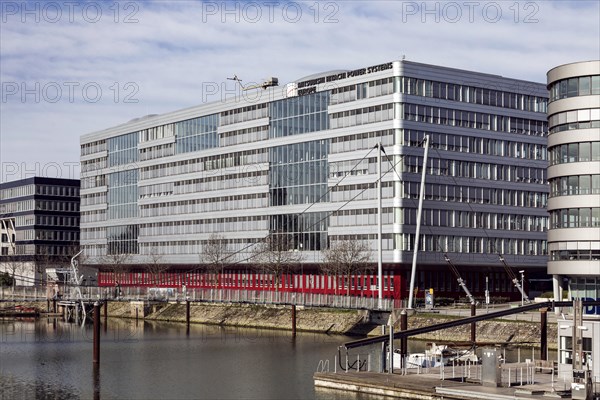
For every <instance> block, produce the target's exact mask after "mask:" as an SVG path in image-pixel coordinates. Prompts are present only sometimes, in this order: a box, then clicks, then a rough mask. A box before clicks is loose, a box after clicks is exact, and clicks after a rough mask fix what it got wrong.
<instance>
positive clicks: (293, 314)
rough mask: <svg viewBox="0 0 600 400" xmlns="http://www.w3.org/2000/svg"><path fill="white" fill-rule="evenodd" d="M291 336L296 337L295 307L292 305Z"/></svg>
mask: <svg viewBox="0 0 600 400" xmlns="http://www.w3.org/2000/svg"><path fill="white" fill-rule="evenodd" d="M292 336H294V337H295V336H296V305H295V304H292Z"/></svg>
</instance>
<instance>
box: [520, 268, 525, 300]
mask: <svg viewBox="0 0 600 400" xmlns="http://www.w3.org/2000/svg"><path fill="white" fill-rule="evenodd" d="M519 273H520V274H521V289H523V290H521V307H523V306H524V305H525V285H524V283H525V270H523V269H522V270H520V271H519Z"/></svg>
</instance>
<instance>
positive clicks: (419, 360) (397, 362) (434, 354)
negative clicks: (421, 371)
mask: <svg viewBox="0 0 600 400" xmlns="http://www.w3.org/2000/svg"><path fill="white" fill-rule="evenodd" d="M393 363H394V368H401V367H402V356H401V354H400V350H399V349H395V350H394V354H393ZM466 363H473V364H477V363H479V357H477V354H475V348H474V347H471V348H467V349H454V348H450V347H448V346H447V345H444V344H442V345H436V344H435V343H430V347H429V349H427V350H425V352H424V353H411V354H409V355H408V356H407V358H406V366H407V368H435V367H440V366H442V365H446V366H447V365H453V364H454V365H456V364H466Z"/></svg>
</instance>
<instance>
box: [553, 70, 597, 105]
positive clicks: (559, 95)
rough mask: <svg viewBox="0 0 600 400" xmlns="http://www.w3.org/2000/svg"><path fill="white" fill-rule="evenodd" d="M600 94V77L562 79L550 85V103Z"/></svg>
mask: <svg viewBox="0 0 600 400" xmlns="http://www.w3.org/2000/svg"><path fill="white" fill-rule="evenodd" d="M590 94H592V95H594V94H596V95H597V94H600V75H591V76H580V77H576V78H568V79H562V80H560V81H556V82H553V83H552V85H550V101H554V100H559V99H566V98H568V97H576V96H588V95H590Z"/></svg>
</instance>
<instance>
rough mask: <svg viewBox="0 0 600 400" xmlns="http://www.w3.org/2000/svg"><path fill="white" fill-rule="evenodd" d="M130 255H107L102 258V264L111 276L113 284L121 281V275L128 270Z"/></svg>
mask: <svg viewBox="0 0 600 400" xmlns="http://www.w3.org/2000/svg"><path fill="white" fill-rule="evenodd" d="M130 258H131V255H130V254H108V255H106V256H104V257H103V260H102V261H103V263H104V264H106V267H107V268H108V270H109V271H110V272H112V274H113V278H114V280H115V283H117V282H118V281H119V279H122V275H123V274H124V273H125V272H127V271H128V270H129V265H128V262H129V259H130Z"/></svg>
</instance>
